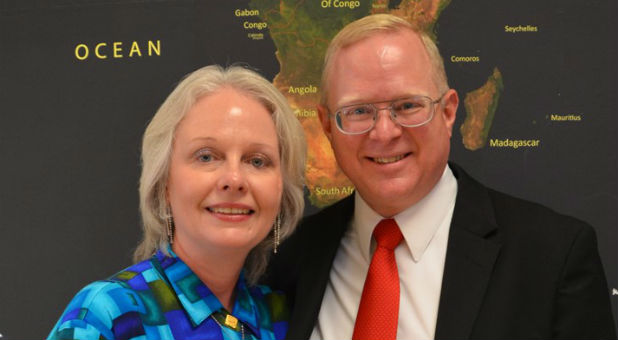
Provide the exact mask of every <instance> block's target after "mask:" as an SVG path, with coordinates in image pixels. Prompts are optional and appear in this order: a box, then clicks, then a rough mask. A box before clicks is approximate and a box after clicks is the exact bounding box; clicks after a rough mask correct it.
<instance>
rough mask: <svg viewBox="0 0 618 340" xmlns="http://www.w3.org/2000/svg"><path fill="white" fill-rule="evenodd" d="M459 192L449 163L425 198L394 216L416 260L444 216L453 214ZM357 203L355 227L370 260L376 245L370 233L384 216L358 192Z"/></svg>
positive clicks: (360, 247) (363, 252) (362, 249)
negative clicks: (370, 205)
mask: <svg viewBox="0 0 618 340" xmlns="http://www.w3.org/2000/svg"><path fill="white" fill-rule="evenodd" d="M456 196H457V180H456V179H455V176H453V172H452V171H451V169H450V168H449V167H448V165H447V166H446V168H445V169H444V172H443V173H442V177H441V178H440V180H439V181H438V183H436V185H435V186H434V187H433V189H432V190H431V191H430V192H429V193H428V194H427V195H426V196H425V197H423V199H421V200H420V201H418V202H417V203H416V204H414V205H412V206H410V207H408V208H407V209H405V210H404V211H402V212H400V213H399V214H397V215H395V216H394V217H393V218H394V219H395V221H396V222H397V224H398V225H399V228H400V229H401V233H402V234H403V237H404V241H405V242H404V243H405V244H406V246H407V248H408V249H409V250H410V252H411V254H412V258H413V259H414V261H415V262H418V261H420V260H421V258H422V257H423V254H424V253H425V250H426V249H427V247H428V246H429V244H430V243H431V240H432V239H433V237H434V235H435V234H436V231H437V230H438V227H440V225H442V223H443V222H444V219H446V218H450V215H449V211H451V210H452V209H449V208H451V207H452V206H453V205H454V204H455V198H456ZM354 206H355V208H354V218H353V220H352V226H353V230H354V232H356V233H357V235H356V236H357V237H356V238H357V240H358V246H359V249H360V252H361V254H362V255H363V257H364V258H365V259H366V260H367V262H369V261H370V260H371V254H372V252H373V249H374V248H375V241H373V238H372V237H371V235H372V234H373V229H374V228H375V227H376V225H377V224H378V222H380V220H382V219H383V218H384V217H382V216H380V215H379V214H378V213H377V212H375V211H374V210H373V209H371V207H369V205H368V204H367V202H365V200H363V198H362V197H361V196H360V195H359V194H358V192H356V194H355V197H354Z"/></svg>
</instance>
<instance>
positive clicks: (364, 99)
mask: <svg viewBox="0 0 618 340" xmlns="http://www.w3.org/2000/svg"><path fill="white" fill-rule="evenodd" d="M332 66H333V67H332V68H331V69H332V72H331V74H330V81H329V92H328V93H327V95H328V97H327V98H328V107H323V106H320V107H319V108H318V111H319V115H320V120H321V123H322V127H323V129H324V132H325V134H326V136H327V137H328V139H329V140H330V143H331V146H332V148H333V151H334V153H335V157H336V158H337V162H338V163H339V166H340V167H341V169H342V170H343V171H344V173H345V174H346V175H347V176H348V177H349V178H350V180H351V181H352V182H353V183H354V185H355V186H356V190H358V192H359V194H360V195H361V196H362V197H363V199H364V200H365V201H366V202H367V203H368V204H369V206H371V207H372V208H373V209H374V210H375V211H376V212H378V213H379V214H380V215H382V216H384V217H389V216H393V215H395V214H397V213H399V212H401V211H403V210H404V209H406V208H407V207H409V206H411V205H413V204H415V203H416V202H418V201H419V200H420V199H422V198H423V197H424V196H425V195H427V193H429V191H431V189H432V188H433V187H434V185H435V184H436V183H437V182H438V180H439V179H440V177H441V176H442V173H443V171H444V168H445V166H446V162H447V160H448V155H449V150H450V137H451V131H452V127H453V122H454V120H455V112H456V111H457V105H458V97H457V93H456V92H455V91H454V90H449V91H447V92H446V94H444V97H443V99H442V101H440V103H438V104H436V105H435V106H434V109H435V115H434V118H433V119H432V120H431V121H430V122H429V123H427V124H426V125H423V126H420V127H414V128H406V127H402V126H400V125H398V124H397V123H396V122H394V121H393V120H391V118H390V112H389V110H388V109H384V108H386V107H387V106H388V105H389V103H388V101H391V100H395V99H399V98H402V97H409V96H411V95H424V96H428V97H431V98H432V99H433V100H437V99H438V98H439V97H440V96H441V95H442V94H443V93H440V92H439V91H438V88H437V87H436V84H435V83H434V81H433V72H432V67H431V62H430V59H429V56H428V55H427V52H426V51H425V48H424V46H423V43H422V41H421V40H420V38H419V37H418V36H417V35H416V34H415V33H414V32H412V31H408V30H405V31H402V32H398V33H380V34H377V35H374V36H371V37H369V38H366V39H364V40H361V41H359V42H357V43H355V44H352V45H350V46H347V47H345V48H343V49H341V50H339V51H338V52H337V54H335V56H334V60H333V65H332ZM384 101H387V103H381V104H377V105H376V106H377V107H378V108H379V109H380V111H379V112H378V117H377V120H376V124H375V126H374V127H373V129H371V130H370V131H369V132H366V133H364V134H360V135H346V134H344V133H342V132H341V131H339V130H338V129H337V127H336V125H335V121H334V119H333V117H331V116H329V112H330V113H332V114H334V113H335V112H336V110H337V109H338V108H340V107H342V106H346V105H351V104H359V103H375V102H384Z"/></svg>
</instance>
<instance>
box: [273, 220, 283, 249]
mask: <svg viewBox="0 0 618 340" xmlns="http://www.w3.org/2000/svg"><path fill="white" fill-rule="evenodd" d="M273 231H274V234H275V235H274V236H275V237H274V238H273V243H274V248H273V253H275V254H276V253H277V248H278V247H279V235H280V234H281V214H278V215H277V217H276V218H275V225H274V227H273Z"/></svg>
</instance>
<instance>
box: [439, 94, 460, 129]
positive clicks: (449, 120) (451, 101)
mask: <svg viewBox="0 0 618 340" xmlns="http://www.w3.org/2000/svg"><path fill="white" fill-rule="evenodd" d="M442 103H443V104H442V111H440V112H441V114H442V118H443V119H444V124H445V127H446V129H447V130H448V136H449V137H451V136H452V135H453V125H454V124H455V118H456V117H457V107H458V106H459V96H458V95H457V91H455V90H453V89H450V90H448V91H446V93H445V94H444V97H443V98H442Z"/></svg>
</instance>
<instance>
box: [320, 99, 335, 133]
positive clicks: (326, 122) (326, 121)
mask: <svg viewBox="0 0 618 340" xmlns="http://www.w3.org/2000/svg"><path fill="white" fill-rule="evenodd" d="M318 117H319V118H320V124H322V130H323V131H324V134H325V135H326V138H328V140H329V141H331V140H332V125H331V124H330V117H329V113H328V109H327V108H326V106H323V105H322V104H318Z"/></svg>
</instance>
